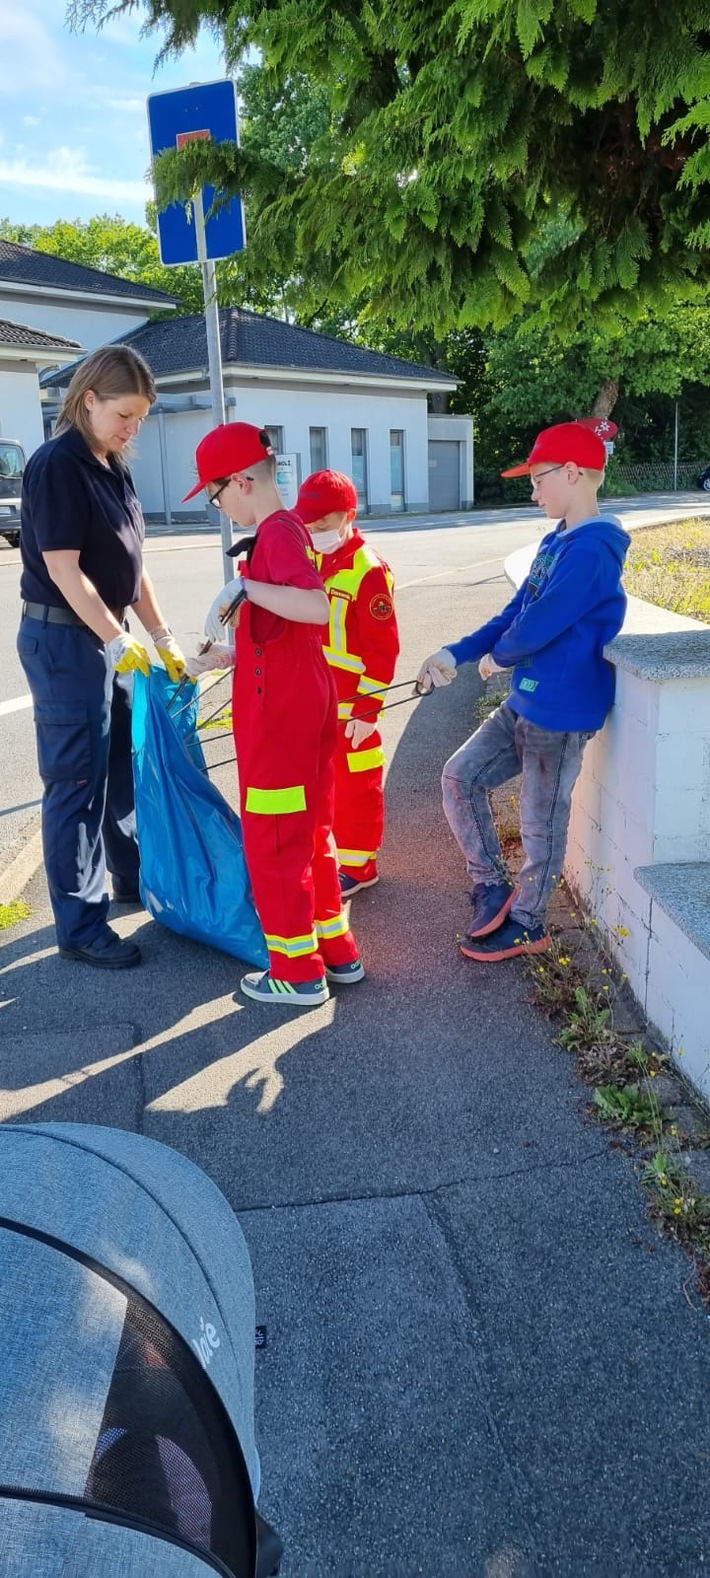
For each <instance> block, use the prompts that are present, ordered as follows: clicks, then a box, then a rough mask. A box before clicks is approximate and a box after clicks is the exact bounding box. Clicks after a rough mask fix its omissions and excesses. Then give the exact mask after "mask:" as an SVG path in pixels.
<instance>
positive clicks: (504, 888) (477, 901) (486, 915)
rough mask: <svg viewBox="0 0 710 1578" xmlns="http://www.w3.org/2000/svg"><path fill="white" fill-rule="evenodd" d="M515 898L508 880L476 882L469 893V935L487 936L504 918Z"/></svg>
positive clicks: (513, 889) (513, 890)
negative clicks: (471, 912)
mask: <svg viewBox="0 0 710 1578" xmlns="http://www.w3.org/2000/svg"><path fill="white" fill-rule="evenodd" d="M514 898H515V888H513V887H511V885H510V883H509V882H477V883H476V886H475V888H474V889H473V890H472V893H471V904H472V906H473V922H472V925H471V926H470V927H469V931H468V935H469V937H487V936H488V934H489V932H492V931H495V930H496V928H497V927H498V926H501V925H502V923H503V921H504V920H505V917H506V915H507V914H508V911H509V909H510V906H511V904H512V902H513V899H514Z"/></svg>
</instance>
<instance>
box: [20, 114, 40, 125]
mask: <svg viewBox="0 0 710 1578" xmlns="http://www.w3.org/2000/svg"><path fill="white" fill-rule="evenodd" d="M22 124H23V126H39V116H38V115H23V117H22Z"/></svg>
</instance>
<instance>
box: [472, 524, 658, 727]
mask: <svg viewBox="0 0 710 1578" xmlns="http://www.w3.org/2000/svg"><path fill="white" fill-rule="evenodd" d="M630 540H631V539H630V538H629V536H628V534H627V532H625V531H624V529H623V527H622V526H621V523H620V522H619V521H618V520H617V518H616V516H615V515H606V516H604V515H595V516H593V517H592V518H591V519H590V520H588V521H584V522H582V523H581V524H580V525H579V526H575V527H573V528H572V529H571V530H570V531H567V530H566V529H565V523H564V521H561V522H560V524H559V526H557V527H556V528H555V530H554V531H552V532H548V533H547V536H545V537H543V539H542V542H541V543H540V547H539V549H538V552H537V555H536V557H535V561H534V563H533V565H532V568H531V570H530V574H529V575H528V577H527V580H526V581H524V582H523V585H522V586H521V587H520V590H519V591H518V592H516V594H515V597H514V598H513V599H512V602H510V603H508V605H507V607H506V608H504V609H503V612H502V614H498V616H497V617H496V618H495V619H491V620H490V621H489V623H488V624H487V625H482V626H481V629H480V630H474V632H473V635H470V636H465V637H464V640H463V641H456V642H454V643H449V646H448V650H449V652H450V653H451V655H452V657H453V658H454V659H455V661H456V663H457V665H458V664H459V663H475V662H476V661H477V660H478V659H479V658H482V657H483V656H484V655H485V654H486V653H487V652H490V654H491V657H492V658H494V659H495V661H496V663H498V664H499V665H500V667H501V668H512V670H513V680H512V686H511V694H510V706H511V707H512V708H513V710H514V711H515V712H519V713H521V714H522V716H523V717H524V718H529V719H530V722H531V723H536V724H538V726H539V727H540V728H541V729H553V730H555V731H556V732H559V733H567V732H568V731H569V732H570V733H572V732H576V731H579V732H582V733H587V732H591V731H593V730H595V729H600V728H601V727H602V724H603V722H604V719H605V718H606V715H607V713H608V711H609V709H610V707H611V706H612V705H613V702H614V669H613V667H612V665H611V663H608V662H607V660H606V658H605V657H604V647H605V646H606V643H607V641H612V640H613V638H614V636H615V635H618V632H619V630H620V629H621V626H622V624H623V621H624V613H625V611H626V593H625V591H624V588H623V586H622V584H621V573H622V570H623V568H624V559H625V558H626V552H627V549H628V546H629V542H630Z"/></svg>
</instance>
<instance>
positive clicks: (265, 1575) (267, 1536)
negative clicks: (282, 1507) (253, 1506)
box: [256, 1512, 284, 1578]
mask: <svg viewBox="0 0 710 1578" xmlns="http://www.w3.org/2000/svg"><path fill="white" fill-rule="evenodd" d="M256 1534H257V1541H258V1560H257V1568H256V1578H274V1575H275V1574H276V1573H278V1571H279V1568H280V1566H281V1557H282V1556H283V1553H284V1548H283V1542H282V1540H280V1539H279V1536H278V1534H277V1533H276V1530H275V1529H272V1527H271V1524H270V1523H267V1522H266V1519H265V1518H262V1516H261V1514H260V1513H259V1512H257V1514H256Z"/></svg>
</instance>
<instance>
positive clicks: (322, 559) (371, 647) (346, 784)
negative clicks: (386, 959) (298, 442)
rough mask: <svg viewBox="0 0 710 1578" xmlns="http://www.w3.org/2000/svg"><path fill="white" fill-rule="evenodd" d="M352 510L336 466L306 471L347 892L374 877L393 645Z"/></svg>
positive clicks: (337, 829) (375, 573)
mask: <svg viewBox="0 0 710 1578" xmlns="http://www.w3.org/2000/svg"><path fill="white" fill-rule="evenodd" d="M356 513H357V491H356V489H355V486H354V484H353V483H352V482H351V481H350V478H349V477H346V476H344V475H343V473H342V472H340V471H316V472H314V473H313V475H312V476H311V477H307V478H306V481H305V482H304V483H303V486H302V488H301V491H300V493H299V495H298V500H297V503H296V514H297V515H299V516H300V518H301V520H302V521H303V523H304V525H306V526H307V527H308V530H309V532H310V533H311V536H312V538H313V547H314V549H315V553H316V564H317V566H318V568H319V570H320V573H321V575H322V577H323V580H324V581H325V589H326V591H327V593H328V598H329V600H330V620H329V623H328V625H327V626H326V627H325V628H324V630H323V639H324V651H325V655H326V658H327V660H328V664H329V666H330V671H331V673H332V675H333V678H334V680H335V685H336V689H337V692H338V743H337V748H336V752H335V821H334V823H333V832H334V833H335V842H336V844H337V846H338V860H339V864H340V887H341V891H342V894H343V898H346V899H349V898H350V897H351V896H352V894H353V893H358V892H359V891H360V889H361V888H371V887H373V886H374V884H375V883H376V882H377V881H378V880H379V878H378V873H377V855H378V853H379V850H380V849H381V847H382V839H383V836H384V828H385V797H384V788H383V781H384V764H385V754H384V751H383V749H382V737H381V735H380V732H379V729H378V727H377V715H378V713H379V712H380V710H381V708H382V703H383V701H384V698H385V696H386V694H387V687H388V686H389V685H390V684H391V682H392V679H393V677H394V671H395V666H396V663H397V657H398V655H399V633H398V630H397V620H396V618H395V612H394V602H393V590H394V581H393V577H392V572H391V570H390V569H389V567H388V566H387V565H386V564H385V563H384V560H382V559H381V558H380V557H379V554H376V553H375V551H374V549H373V548H371V547H370V546H369V544H368V543H367V542H366V541H365V538H364V537H363V535H362V533H361V532H360V531H358V529H357V527H356V526H354V525H353V522H354V519H355V515H356ZM363 746H364V749H363V748H362V747H363Z"/></svg>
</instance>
